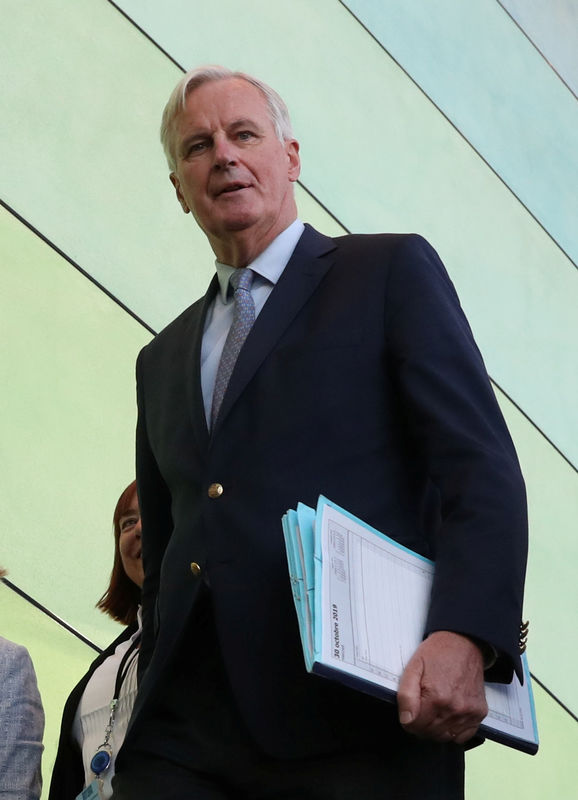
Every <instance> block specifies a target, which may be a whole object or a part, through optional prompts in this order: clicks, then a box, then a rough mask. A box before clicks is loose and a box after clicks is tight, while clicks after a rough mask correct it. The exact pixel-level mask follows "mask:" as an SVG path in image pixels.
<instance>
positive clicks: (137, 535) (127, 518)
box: [118, 492, 144, 588]
mask: <svg viewBox="0 0 578 800" xmlns="http://www.w3.org/2000/svg"><path fill="white" fill-rule="evenodd" d="M119 528H120V536H119V540H118V549H119V551H120V558H121V561H122V566H123V567H124V571H125V572H126V574H127V575H128V577H129V578H130V579H131V581H132V582H133V583H136V585H137V586H140V587H141V588H142V585H143V581H144V571H143V566H142V557H141V528H140V512H139V507H138V499H137V495H136V492H135V493H134V494H133V496H132V499H131V502H130V504H129V508H128V509H127V511H125V513H124V514H123V515H122V517H121V518H120V520H119Z"/></svg>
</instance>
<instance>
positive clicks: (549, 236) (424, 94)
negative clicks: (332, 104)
mask: <svg viewBox="0 0 578 800" xmlns="http://www.w3.org/2000/svg"><path fill="white" fill-rule="evenodd" d="M109 2H110V0H109ZM338 2H339V3H341V5H342V6H343V8H345V10H346V11H348V12H349V14H351V16H352V17H353V19H354V20H355V21H356V22H357V23H358V25H359V26H360V27H361V28H363V30H364V31H365V32H366V33H367V35H368V36H370V37H371V38H372V39H373V41H374V42H375V43H376V44H377V45H378V46H379V47H380V48H381V49H382V50H383V52H384V53H385V54H386V55H387V56H388V57H389V58H391V60H392V61H394V62H395V63H396V64H397V66H398V67H399V68H400V69H401V70H402V72H403V73H404V75H406V76H407V77H408V78H409V80H410V81H411V82H412V83H413V85H414V86H415V87H416V88H417V89H418V90H419V91H420V92H421V93H422V94H423V96H424V97H427V99H428V100H429V102H430V103H431V104H432V105H433V106H434V108H436V109H437V111H438V112H439V113H440V114H441V115H442V117H443V118H444V119H445V120H446V122H447V123H448V124H449V125H451V126H452V128H453V129H454V130H455V131H456V133H457V134H458V135H459V136H460V137H461V138H462V139H463V140H464V142H466V144H467V145H468V146H469V147H470V148H471V149H472V150H473V151H474V153H475V154H476V155H477V156H478V158H479V159H480V160H481V161H483V163H484V164H485V165H486V166H487V168H488V169H489V170H491V171H492V172H493V174H494V175H495V176H496V178H497V179H498V180H499V181H500V183H501V184H502V185H503V186H505V188H506V189H507V190H508V191H509V192H510V194H511V195H512V196H513V197H515V198H516V200H517V201H518V203H519V204H520V205H521V206H522V208H524V209H525V210H526V211H527V212H528V214H529V215H530V216H531V217H532V219H533V220H534V222H535V223H536V225H538V226H539V227H540V228H541V229H542V230H543V231H544V233H545V234H546V236H547V237H548V238H549V239H550V240H551V241H552V242H553V244H554V245H555V246H556V247H557V248H558V250H560V252H561V253H563V254H564V255H565V256H566V258H567V259H568V261H570V263H571V264H572V265H573V266H574V267H575V268H576V269H577V270H578V264H577V263H576V262H575V261H574V259H573V258H572V257H571V256H570V254H569V253H568V252H567V251H566V250H565V249H564V248H563V247H562V245H561V244H560V243H559V242H558V241H557V240H556V239H555V238H554V236H553V235H552V234H551V233H550V231H549V230H548V229H547V228H546V227H545V225H544V224H543V223H542V222H540V220H539V219H538V218H537V217H536V216H535V214H534V213H533V212H532V211H531V210H530V208H529V207H528V206H527V205H526V203H524V201H523V200H522V199H521V198H520V197H518V195H517V194H516V192H515V191H514V190H513V189H512V187H511V186H510V185H509V184H508V183H507V182H506V181H505V180H504V178H502V176H501V175H500V173H499V172H498V171H497V170H496V169H495V168H494V167H493V166H492V165H491V164H490V162H489V161H487V159H486V158H485V157H484V156H483V155H482V153H481V152H480V151H479V150H478V149H477V148H476V147H475V146H474V145H473V144H472V142H470V140H469V139H468V138H467V136H466V135H465V134H464V133H463V132H462V131H461V130H460V129H459V128H458V126H457V125H456V124H455V122H453V121H452V120H451V118H450V117H448V115H447V114H446V113H445V111H443V109H441V108H440V107H439V106H438V104H437V103H436V102H435V100H434V99H433V98H432V97H430V96H429V94H428V93H427V92H426V91H425V89H423V87H422V86H420V84H419V83H418V82H417V81H416V80H415V78H414V77H413V76H412V75H410V73H409V72H408V71H407V70H406V69H405V67H404V66H403V65H402V64H401V63H400V62H399V61H398V60H397V59H396V58H395V57H394V56H393V55H392V54H391V53H390V52H389V50H388V49H387V48H386V47H385V45H384V44H383V43H382V42H381V41H380V40H379V39H378V38H377V36H375V34H374V33H373V32H372V31H371V30H370V29H369V28H368V27H367V25H364V23H363V22H362V21H361V20H360V19H359V17H357V16H356V15H355V14H354V13H353V11H352V10H351V9H350V8H349V6H348V5H347V2H346V0H338Z"/></svg>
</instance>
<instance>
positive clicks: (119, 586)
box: [96, 481, 141, 625]
mask: <svg viewBox="0 0 578 800" xmlns="http://www.w3.org/2000/svg"><path fill="white" fill-rule="evenodd" d="M135 492H136V481H132V483H129V485H128V486H127V487H126V489H125V490H124V492H123V493H122V494H121V496H120V497H119V498H118V502H117V504H116V508H115V509H114V514H113V517H112V524H113V528H114V563H113V565H112V572H111V573H110V581H109V584H108V589H107V590H106V592H105V593H104V594H103V595H102V597H101V598H100V600H99V601H98V603H97V604H96V607H97V608H98V609H100V610H101V611H104V613H105V614H108V615H109V617H112V618H113V619H115V620H116V621H117V622H122V623H123V624H124V625H130V623H131V622H134V621H135V619H136V612H137V610H138V607H139V604H140V593H141V590H140V587H139V586H137V585H136V583H133V582H132V581H131V579H130V578H129V577H128V575H127V574H126V572H125V571H124V567H123V565H122V559H121V557H120V549H119V545H118V541H119V539H120V518H121V517H122V516H124V515H125V514H126V513H127V511H128V510H129V509H130V507H131V500H132V498H133V495H134V493H135Z"/></svg>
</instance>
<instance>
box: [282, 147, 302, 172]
mask: <svg viewBox="0 0 578 800" xmlns="http://www.w3.org/2000/svg"><path fill="white" fill-rule="evenodd" d="M285 152H286V153H287V159H288V165H289V169H288V173H287V174H288V177H289V180H290V181H292V182H294V181H296V180H297V178H298V177H299V175H300V173H301V159H300V158H299V142H298V141H297V139H288V140H287V141H286V142H285Z"/></svg>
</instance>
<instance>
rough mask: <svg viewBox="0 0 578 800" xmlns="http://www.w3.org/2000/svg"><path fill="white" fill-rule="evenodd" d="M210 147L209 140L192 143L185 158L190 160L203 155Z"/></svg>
mask: <svg viewBox="0 0 578 800" xmlns="http://www.w3.org/2000/svg"><path fill="white" fill-rule="evenodd" d="M209 145H210V141H209V140H208V139H199V140H198V141H196V142H192V143H191V144H190V145H189V146H188V147H187V151H186V155H185V158H188V157H189V156H194V155H197V154H198V153H202V152H203V151H204V150H206V149H207V147H209Z"/></svg>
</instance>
